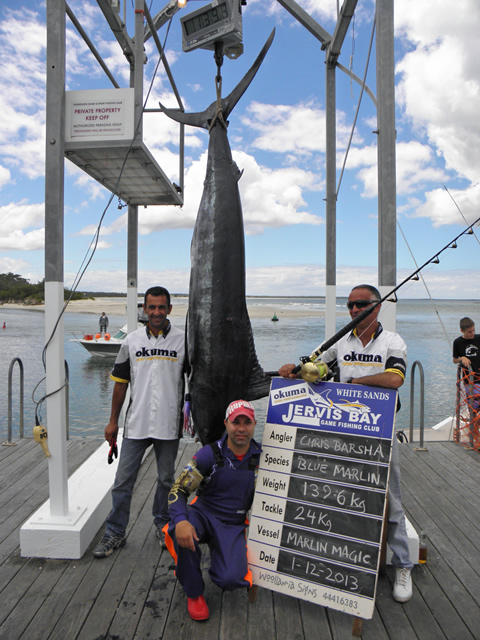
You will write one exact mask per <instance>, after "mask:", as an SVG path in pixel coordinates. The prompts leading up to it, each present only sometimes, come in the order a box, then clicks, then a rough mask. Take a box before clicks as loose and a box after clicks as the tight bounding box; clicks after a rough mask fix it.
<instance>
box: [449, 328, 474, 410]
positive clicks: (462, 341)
mask: <svg viewBox="0 0 480 640" xmlns="http://www.w3.org/2000/svg"><path fill="white" fill-rule="evenodd" d="M460 331H461V333H462V335H461V336H460V337H458V338H455V340H454V341H453V363H454V364H461V365H462V367H463V370H464V374H465V375H468V374H469V368H470V367H471V369H472V372H473V380H472V382H473V389H472V392H471V393H470V395H471V396H472V397H471V408H472V409H474V410H475V411H478V409H479V408H480V334H478V333H475V323H474V322H473V320H472V319H471V318H467V317H465V318H462V319H461V320H460ZM466 384H467V385H468V384H469V381H468V380H467V381H466Z"/></svg>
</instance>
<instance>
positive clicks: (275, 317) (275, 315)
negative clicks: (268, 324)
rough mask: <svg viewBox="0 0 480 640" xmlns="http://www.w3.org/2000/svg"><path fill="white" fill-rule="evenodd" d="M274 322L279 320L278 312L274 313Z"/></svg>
mask: <svg viewBox="0 0 480 640" xmlns="http://www.w3.org/2000/svg"><path fill="white" fill-rule="evenodd" d="M272 322H278V318H277V314H276V313H274V314H273V318H272Z"/></svg>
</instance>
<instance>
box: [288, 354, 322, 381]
mask: <svg viewBox="0 0 480 640" xmlns="http://www.w3.org/2000/svg"><path fill="white" fill-rule="evenodd" d="M300 362H301V363H302V364H301V365H300V366H299V368H297V369H298V371H299V372H300V376H301V377H302V379H303V380H305V382H318V381H319V380H322V379H323V378H326V377H327V376H328V375H329V373H330V370H329V368H328V366H327V365H326V364H325V362H323V361H322V360H318V361H317V362H312V360H311V356H303V357H302V358H300ZM294 371H295V370H294Z"/></svg>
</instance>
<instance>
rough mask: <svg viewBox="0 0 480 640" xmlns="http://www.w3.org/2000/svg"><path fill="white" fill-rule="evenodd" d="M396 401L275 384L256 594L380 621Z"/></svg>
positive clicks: (255, 553)
mask: <svg viewBox="0 0 480 640" xmlns="http://www.w3.org/2000/svg"><path fill="white" fill-rule="evenodd" d="M396 399H397V392H396V391H392V390H389V389H380V388H376V387H364V386H359V385H352V384H338V383H333V382H320V383H318V384H308V383H306V382H302V381H297V380H284V379H282V378H274V379H273V380H272V386H271V390H270V397H269V402H268V409H267V417H266V422H265V430H264V435H263V443H262V448H263V453H262V455H261V458H260V468H259V473H258V477H257V484H256V491H255V498H254V502H253V507H252V517H251V520H250V527H249V536H248V558H249V565H250V569H251V571H252V573H253V582H254V584H256V585H259V586H263V587H267V588H268V589H272V590H273V591H279V592H281V593H285V594H287V595H291V596H294V597H296V598H301V599H304V600H308V601H310V602H314V603H316V604H320V605H322V606H326V607H330V608H332V609H338V610H340V611H343V612H346V613H350V614H352V615H354V616H357V617H360V618H366V619H369V618H371V617H372V615H373V610H374V606H375V590H376V583H377V576H378V566H379V561H380V547H381V540H382V528H383V518H384V511H385V505H386V494H387V486H388V474H389V463H390V454H391V447H392V437H393V433H394V420H395V406H396Z"/></svg>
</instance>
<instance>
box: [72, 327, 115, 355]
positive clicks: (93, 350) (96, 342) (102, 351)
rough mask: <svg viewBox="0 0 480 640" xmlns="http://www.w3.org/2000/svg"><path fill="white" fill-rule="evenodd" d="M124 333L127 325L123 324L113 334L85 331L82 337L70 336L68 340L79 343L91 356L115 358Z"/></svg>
mask: <svg viewBox="0 0 480 640" xmlns="http://www.w3.org/2000/svg"><path fill="white" fill-rule="evenodd" d="M126 335H127V325H124V326H123V327H122V328H121V329H119V330H118V331H117V332H116V333H115V334H114V335H113V336H111V335H110V334H109V333H102V334H100V333H97V334H95V335H93V334H88V333H87V334H85V335H84V336H83V338H72V339H71V340H70V342H77V343H78V344H81V345H82V347H85V349H86V350H87V351H88V353H89V354H90V355H91V356H97V357H101V358H116V357H117V354H118V352H119V351H120V347H121V346H122V342H123V341H124V340H125V337H126Z"/></svg>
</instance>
